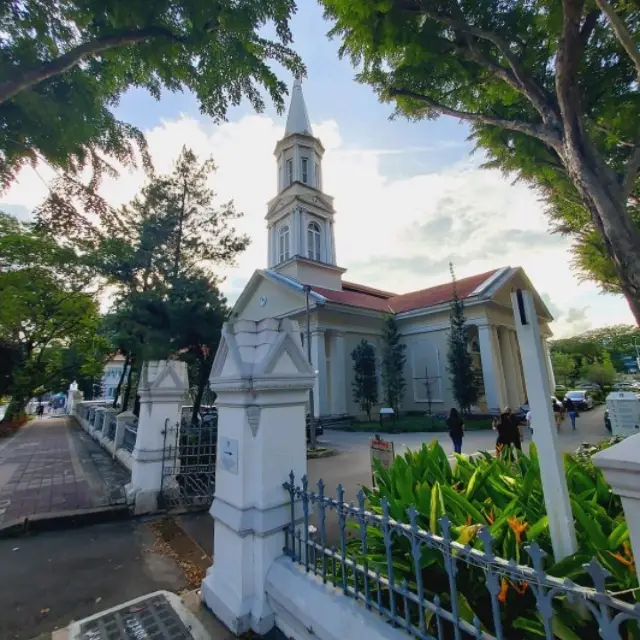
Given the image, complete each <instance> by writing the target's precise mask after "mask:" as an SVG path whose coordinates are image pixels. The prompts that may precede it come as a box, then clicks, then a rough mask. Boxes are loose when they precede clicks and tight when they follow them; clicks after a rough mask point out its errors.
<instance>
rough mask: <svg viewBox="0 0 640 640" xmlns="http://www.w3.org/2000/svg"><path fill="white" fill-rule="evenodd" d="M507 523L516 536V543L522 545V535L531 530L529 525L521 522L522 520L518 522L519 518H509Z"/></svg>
mask: <svg viewBox="0 0 640 640" xmlns="http://www.w3.org/2000/svg"><path fill="white" fill-rule="evenodd" d="M507 522H508V524H509V526H510V527H511V531H513V533H514V534H515V536H516V542H517V543H518V544H520V543H521V542H522V534H523V533H524V532H525V531H526V530H527V529H528V528H529V523H528V522H520V520H518V518H516V517H515V516H512V517H511V518H508V519H507Z"/></svg>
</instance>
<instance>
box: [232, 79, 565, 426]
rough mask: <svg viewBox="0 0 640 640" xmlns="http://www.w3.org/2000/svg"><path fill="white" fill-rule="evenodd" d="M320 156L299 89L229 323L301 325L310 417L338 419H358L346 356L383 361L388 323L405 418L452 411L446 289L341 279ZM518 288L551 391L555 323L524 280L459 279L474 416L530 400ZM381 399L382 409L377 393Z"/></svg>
mask: <svg viewBox="0 0 640 640" xmlns="http://www.w3.org/2000/svg"><path fill="white" fill-rule="evenodd" d="M323 153H324V149H323V147H322V143H321V142H320V140H318V139H317V138H316V137H314V135H313V132H312V130H311V124H310V121H309V116H308V113H307V109H306V105H305V103H304V98H303V95H302V86H301V84H300V82H299V81H296V82H295V84H294V87H293V92H292V97H291V105H290V108H289V113H288V117H287V123H286V128H285V134H284V137H283V138H282V140H280V141H279V142H278V144H277V145H276V149H275V155H276V159H277V171H278V174H277V175H278V181H277V184H278V193H277V195H276V196H275V197H274V198H273V199H272V200H271V201H270V202H269V203H268V211H267V215H266V220H267V233H268V259H267V264H268V268H267V269H260V270H257V271H255V272H254V274H253V276H252V277H251V279H250V280H249V282H248V283H247V285H246V287H245V289H244V291H243V292H242V294H241V295H240V297H239V298H238V300H237V302H236V304H235V306H234V317H235V318H237V319H246V320H261V319H264V318H269V317H276V318H281V317H288V318H292V319H295V320H298V321H299V323H300V326H301V329H302V333H303V334H305V333H306V326H307V319H309V322H310V334H311V359H312V364H313V366H314V368H315V369H316V371H317V372H318V378H317V382H316V387H315V390H314V412H315V414H316V416H341V415H345V414H351V415H357V414H360V413H361V411H360V408H359V407H358V405H357V403H356V402H355V401H354V400H353V392H352V381H353V361H352V359H351V352H352V351H353V349H354V348H355V347H356V345H357V344H358V343H359V342H360V341H361V340H362V339H365V340H367V341H368V342H370V343H371V344H372V345H373V346H374V348H375V350H376V353H377V354H379V353H381V346H382V344H381V336H382V327H383V323H384V320H385V318H386V317H387V316H388V315H389V314H393V315H395V318H396V320H397V321H398V325H399V328H400V331H401V334H402V336H403V340H404V342H405V344H406V345H407V350H406V354H407V364H406V370H405V378H406V381H407V388H406V392H405V396H404V400H403V402H402V405H401V409H402V410H405V411H407V410H410V411H420V410H424V411H426V410H427V404H428V402H429V401H430V402H431V403H432V409H433V410H434V411H444V410H448V409H449V408H450V407H452V406H455V402H454V400H453V396H452V393H451V388H450V387H451V385H450V382H449V374H448V372H447V335H448V330H449V326H450V325H449V309H450V301H451V297H452V293H453V287H452V284H451V283H450V282H449V283H446V284H443V285H440V286H436V287H430V288H428V289H423V290H420V291H413V292H410V293H404V294H396V293H392V292H388V291H381V290H378V289H375V288H372V287H368V286H363V285H359V284H354V283H352V282H348V281H346V280H344V279H343V275H344V273H345V271H346V270H345V269H343V268H341V267H339V266H338V263H337V253H336V244H335V234H334V218H335V215H336V213H335V210H334V208H333V198H332V197H331V196H328V195H327V194H325V193H324V192H323V189H322V156H323ZM444 240H445V241H446V238H445V239H444ZM517 288H522V289H527V290H529V291H531V292H532V293H533V295H534V299H535V303H536V311H537V314H538V322H539V325H540V333H541V336H543V344H544V348H545V350H546V353H547V368H548V373H549V378H550V383H551V388H552V389H553V388H554V387H555V383H554V381H553V372H552V369H551V361H550V358H549V349H548V345H547V343H546V340H547V338H548V337H549V336H551V330H550V328H549V323H550V322H551V321H552V320H553V318H552V316H551V314H550V313H549V310H548V309H547V307H546V306H545V304H544V302H543V301H542V299H541V298H540V296H539V295H538V294H537V293H536V291H535V289H534V287H533V285H532V284H531V282H530V281H529V279H528V278H527V276H526V274H525V273H524V271H523V270H522V269H521V268H520V267H508V266H506V267H502V268H499V269H495V270H493V271H490V272H487V273H482V274H478V275H475V276H472V277H469V278H464V279H461V280H458V282H457V292H458V295H459V297H460V298H463V299H464V303H465V314H466V316H467V321H468V324H469V325H470V349H471V352H472V354H473V358H474V363H475V369H476V373H477V379H478V383H479V388H480V391H481V397H480V400H479V402H478V409H480V410H485V411H496V410H498V409H499V408H501V407H504V406H507V405H508V406H511V407H519V406H520V405H521V404H523V403H524V402H525V400H526V392H525V386H524V379H523V371H522V362H521V357H520V349H519V347H518V340H517V337H516V332H515V325H514V320H513V311H512V307H511V296H510V294H511V292H512V291H513V290H515V289H517ZM307 314H308V315H307ZM305 349H306V346H305ZM380 384H381V383H380ZM427 385H428V389H427ZM379 396H380V399H381V400H382V399H383V393H382V385H381V388H380V394H379ZM380 406H383V404H382V403H381V404H380Z"/></svg>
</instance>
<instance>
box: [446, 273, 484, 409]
mask: <svg viewBox="0 0 640 640" xmlns="http://www.w3.org/2000/svg"><path fill="white" fill-rule="evenodd" d="M449 269H450V271H451V279H452V281H453V299H452V300H451V311H450V314H449V318H450V322H451V328H450V330H449V337H448V343H449V350H448V352H447V360H448V370H449V379H450V381H451V389H452V392H453V397H454V398H455V401H456V404H457V405H458V407H460V411H462V413H469V411H470V410H471V405H473V404H475V403H476V402H477V400H478V386H477V384H476V378H475V372H474V370H473V359H472V357H471V353H470V352H469V334H468V330H467V320H466V318H465V315H464V303H463V301H462V300H461V299H460V298H458V292H457V289H456V277H455V273H454V271H453V265H452V264H450V265H449Z"/></svg>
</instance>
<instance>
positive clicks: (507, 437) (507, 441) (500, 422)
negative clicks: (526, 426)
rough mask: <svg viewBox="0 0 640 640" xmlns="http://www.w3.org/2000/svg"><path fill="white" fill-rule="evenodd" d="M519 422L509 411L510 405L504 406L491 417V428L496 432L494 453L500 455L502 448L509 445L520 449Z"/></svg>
mask: <svg viewBox="0 0 640 640" xmlns="http://www.w3.org/2000/svg"><path fill="white" fill-rule="evenodd" d="M519 424H520V420H519V419H518V417H517V416H515V415H514V414H513V413H512V412H511V408H510V407H505V408H504V409H503V410H502V413H501V414H500V416H499V417H498V416H496V417H495V418H494V419H493V430H494V431H497V432H498V438H497V440H496V455H500V452H501V451H502V449H503V448H504V447H505V446H509V445H513V446H514V447H515V448H516V449H518V450H519V451H522V441H521V440H520V429H519Z"/></svg>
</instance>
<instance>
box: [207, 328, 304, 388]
mask: <svg viewBox="0 0 640 640" xmlns="http://www.w3.org/2000/svg"><path fill="white" fill-rule="evenodd" d="M210 380H211V383H212V388H213V389H214V391H220V390H237V391H246V390H249V389H252V390H256V391H257V390H277V389H290V390H296V389H310V388H311V387H312V386H313V384H314V381H315V374H314V372H313V368H312V367H311V365H310V364H309V362H308V361H307V357H306V355H305V354H304V351H303V350H302V344H301V340H300V329H299V326H298V323H297V322H296V321H293V320H290V319H289V318H284V319H280V320H278V319H275V318H266V319H264V320H260V321H254V320H237V321H236V322H227V323H226V324H225V325H224V327H223V329H222V338H221V340H220V346H219V347H218V351H217V353H216V357H215V359H214V361H213V367H212V369H211V377H210Z"/></svg>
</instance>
